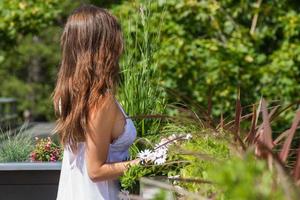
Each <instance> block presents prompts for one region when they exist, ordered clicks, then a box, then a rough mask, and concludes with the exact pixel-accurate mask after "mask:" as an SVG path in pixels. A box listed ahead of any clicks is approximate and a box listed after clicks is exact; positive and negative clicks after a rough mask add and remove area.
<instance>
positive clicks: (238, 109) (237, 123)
mask: <svg viewBox="0 0 300 200" xmlns="http://www.w3.org/2000/svg"><path fill="white" fill-rule="evenodd" d="M241 113H242V106H241V100H240V90H238V94H237V99H236V104H235V119H234V132H233V133H234V140H235V141H237V140H238V137H240V124H241Z"/></svg>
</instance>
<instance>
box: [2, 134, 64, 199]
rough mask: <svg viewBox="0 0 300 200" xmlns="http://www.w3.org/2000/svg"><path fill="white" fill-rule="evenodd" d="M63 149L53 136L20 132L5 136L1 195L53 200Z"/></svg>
mask: <svg viewBox="0 0 300 200" xmlns="http://www.w3.org/2000/svg"><path fill="white" fill-rule="evenodd" d="M61 159H62V149H61V148H60V146H59V145H57V144H56V143H55V142H54V141H53V140H52V139H51V138H50V137H48V138H41V139H39V138H36V139H35V141H34V139H33V138H32V137H31V135H28V134H22V133H19V134H17V135H15V136H5V137H2V141H1V144H0V161H1V162H0V176H1V179H0V191H1V199H9V200H17V199H31V200H40V199H41V197H42V199H44V200H54V199H55V198H56V194H57V189H58V182H59V176H60V169H61V162H60V161H61Z"/></svg>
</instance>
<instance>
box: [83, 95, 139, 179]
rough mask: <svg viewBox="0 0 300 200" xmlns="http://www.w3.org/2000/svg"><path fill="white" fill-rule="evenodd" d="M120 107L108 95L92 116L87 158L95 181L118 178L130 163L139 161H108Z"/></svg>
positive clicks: (89, 171) (87, 143) (88, 135)
mask: <svg viewBox="0 0 300 200" xmlns="http://www.w3.org/2000/svg"><path fill="white" fill-rule="evenodd" d="M118 109H119V108H118V106H117V105H116V102H115V100H114V97H113V96H111V95H107V96H105V97H104V99H103V103H102V105H101V106H100V108H99V109H98V110H97V111H95V112H94V113H93V114H92V115H91V118H90V122H89V124H90V128H89V129H90V130H89V132H88V133H87V136H86V147H87V148H86V152H85V157H86V158H85V159H86V163H87V170H88V175H89V177H90V178H91V180H92V181H94V182H96V181H103V180H111V179H116V178H117V177H119V176H120V175H122V174H123V172H124V171H125V170H126V169H127V168H128V165H133V164H136V163H138V160H132V161H125V162H116V163H106V160H107V156H108V150H109V145H110V143H111V138H112V129H113V125H114V123H115V121H116V116H117V112H119V110H118Z"/></svg>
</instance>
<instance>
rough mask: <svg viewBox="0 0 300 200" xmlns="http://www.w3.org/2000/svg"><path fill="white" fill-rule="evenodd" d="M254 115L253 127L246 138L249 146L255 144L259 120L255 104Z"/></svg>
mask: <svg viewBox="0 0 300 200" xmlns="http://www.w3.org/2000/svg"><path fill="white" fill-rule="evenodd" d="M252 110H253V113H252V120H251V127H250V131H249V133H248V135H247V136H246V139H245V141H247V142H248V144H253V142H254V139H255V134H256V132H255V130H256V119H257V116H256V106H255V104H253V108H252Z"/></svg>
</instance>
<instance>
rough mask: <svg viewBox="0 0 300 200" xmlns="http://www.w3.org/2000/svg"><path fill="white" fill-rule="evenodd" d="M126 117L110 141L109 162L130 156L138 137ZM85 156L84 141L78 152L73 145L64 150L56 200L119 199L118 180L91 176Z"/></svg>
mask: <svg viewBox="0 0 300 200" xmlns="http://www.w3.org/2000/svg"><path fill="white" fill-rule="evenodd" d="M117 104H118V106H119V107H120V109H121V111H122V113H123V114H124V116H125V117H126V123H125V127H124V132H123V133H122V134H121V135H120V136H119V137H118V138H117V139H116V140H114V141H113V143H112V144H110V147H109V153H108V157H107V162H120V161H124V160H127V159H128V158H129V154H128V149H129V147H130V145H132V143H133V141H134V140H135V138H136V128H135V126H134V124H133V122H132V120H131V119H130V118H128V117H127V115H126V113H125V112H124V110H123V108H122V106H121V105H120V104H119V102H117ZM84 155H85V143H84V142H81V143H80V144H79V145H78V153H77V154H73V153H72V151H71V150H70V148H65V149H64V156H63V161H62V168H61V173H60V180H59V186H58V193H57V200H116V199H119V198H118V194H119V192H120V185H119V181H118V180H107V181H100V182H93V181H91V179H90V178H89V176H88V173H87V167H86V161H85V158H84Z"/></svg>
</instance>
